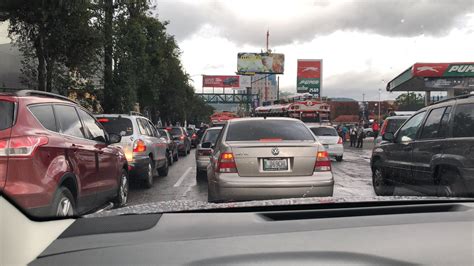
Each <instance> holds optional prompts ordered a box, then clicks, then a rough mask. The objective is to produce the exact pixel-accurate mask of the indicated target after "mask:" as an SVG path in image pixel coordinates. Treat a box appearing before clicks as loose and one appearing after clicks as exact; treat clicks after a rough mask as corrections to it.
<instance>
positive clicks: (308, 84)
mask: <svg viewBox="0 0 474 266" xmlns="http://www.w3.org/2000/svg"><path fill="white" fill-rule="evenodd" d="M296 86H297V87H296V92H298V93H311V94H313V95H315V96H316V97H320V96H321V79H319V78H299V79H298V80H297V83H296Z"/></svg>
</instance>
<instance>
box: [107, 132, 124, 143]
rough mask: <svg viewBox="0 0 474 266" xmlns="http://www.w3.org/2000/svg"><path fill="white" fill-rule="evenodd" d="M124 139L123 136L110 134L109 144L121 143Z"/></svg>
mask: <svg viewBox="0 0 474 266" xmlns="http://www.w3.org/2000/svg"><path fill="white" fill-rule="evenodd" d="M120 141H122V136H120V135H118V134H114V133H110V134H109V144H114V143H119V142H120Z"/></svg>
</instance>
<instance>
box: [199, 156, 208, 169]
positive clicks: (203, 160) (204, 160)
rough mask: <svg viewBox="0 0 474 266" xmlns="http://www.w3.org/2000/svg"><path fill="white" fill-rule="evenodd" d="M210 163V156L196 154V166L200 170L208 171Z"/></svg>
mask: <svg viewBox="0 0 474 266" xmlns="http://www.w3.org/2000/svg"><path fill="white" fill-rule="evenodd" d="M209 163H210V159H209V156H196V168H197V170H198V171H206V169H207V166H208V165H209Z"/></svg>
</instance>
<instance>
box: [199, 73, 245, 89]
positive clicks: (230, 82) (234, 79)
mask: <svg viewBox="0 0 474 266" xmlns="http://www.w3.org/2000/svg"><path fill="white" fill-rule="evenodd" d="M202 86H203V87H215V88H239V87H240V76H206V75H205V76H202Z"/></svg>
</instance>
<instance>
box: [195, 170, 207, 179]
mask: <svg viewBox="0 0 474 266" xmlns="http://www.w3.org/2000/svg"><path fill="white" fill-rule="evenodd" d="M204 179H207V173H206V171H201V170H196V180H204Z"/></svg>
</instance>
